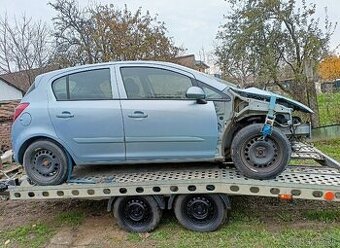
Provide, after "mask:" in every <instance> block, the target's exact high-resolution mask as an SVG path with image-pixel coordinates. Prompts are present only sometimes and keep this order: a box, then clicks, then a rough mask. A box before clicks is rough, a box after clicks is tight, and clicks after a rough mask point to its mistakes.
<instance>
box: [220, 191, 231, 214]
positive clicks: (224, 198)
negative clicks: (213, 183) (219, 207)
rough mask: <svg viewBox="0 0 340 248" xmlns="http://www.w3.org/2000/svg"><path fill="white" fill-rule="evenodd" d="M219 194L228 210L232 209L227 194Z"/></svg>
mask: <svg viewBox="0 0 340 248" xmlns="http://www.w3.org/2000/svg"><path fill="white" fill-rule="evenodd" d="M219 196H220V197H221V199H222V201H223V203H224V207H225V208H226V209H228V210H230V209H231V203H230V199H229V197H228V196H227V195H226V194H219Z"/></svg>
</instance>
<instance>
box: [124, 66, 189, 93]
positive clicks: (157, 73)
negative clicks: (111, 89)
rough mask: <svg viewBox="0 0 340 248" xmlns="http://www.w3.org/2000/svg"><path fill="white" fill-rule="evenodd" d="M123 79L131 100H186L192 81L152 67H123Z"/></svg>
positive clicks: (177, 74) (174, 73)
mask: <svg viewBox="0 0 340 248" xmlns="http://www.w3.org/2000/svg"><path fill="white" fill-rule="evenodd" d="M121 74H122V79H123V83H124V88H125V91H126V95H127V97H128V98H129V99H186V96H185V93H186V91H187V90H188V88H190V87H191V86H192V80H191V78H190V77H187V76H185V75H183V74H180V73H177V72H173V71H169V70H165V69H160V68H151V67H123V68H121Z"/></svg>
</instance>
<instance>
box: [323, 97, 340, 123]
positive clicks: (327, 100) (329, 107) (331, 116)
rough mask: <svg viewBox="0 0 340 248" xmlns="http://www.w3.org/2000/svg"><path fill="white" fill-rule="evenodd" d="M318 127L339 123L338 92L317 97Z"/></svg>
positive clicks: (339, 98)
mask: <svg viewBox="0 0 340 248" xmlns="http://www.w3.org/2000/svg"><path fill="white" fill-rule="evenodd" d="M318 105H319V115H320V125H321V126H326V125H332V124H337V123H338V124H339V123H340V108H339V106H340V92H339V93H324V94H319V95H318Z"/></svg>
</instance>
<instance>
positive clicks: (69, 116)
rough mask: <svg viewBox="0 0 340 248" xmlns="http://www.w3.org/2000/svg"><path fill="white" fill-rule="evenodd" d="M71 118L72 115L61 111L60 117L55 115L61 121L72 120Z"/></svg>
mask: <svg viewBox="0 0 340 248" xmlns="http://www.w3.org/2000/svg"><path fill="white" fill-rule="evenodd" d="M73 117H74V115H73V114H71V113H70V112H68V111H63V112H62V113H61V114H60V115H57V118H61V119H68V118H73Z"/></svg>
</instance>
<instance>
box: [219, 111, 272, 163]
mask: <svg viewBox="0 0 340 248" xmlns="http://www.w3.org/2000/svg"><path fill="white" fill-rule="evenodd" d="M265 119H266V116H265V115H254V116H248V117H244V118H242V119H240V120H238V121H236V122H232V123H231V124H230V126H229V127H228V128H227V129H226V130H225V132H224V133H223V136H222V145H223V149H222V151H223V156H224V157H225V158H230V148H231V143H232V141H233V139H234V136H235V134H236V133H237V132H238V131H240V130H241V129H242V128H244V127H246V126H248V125H250V124H254V123H264V121H265Z"/></svg>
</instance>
